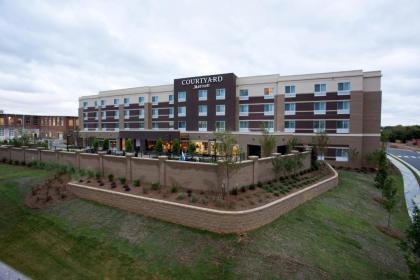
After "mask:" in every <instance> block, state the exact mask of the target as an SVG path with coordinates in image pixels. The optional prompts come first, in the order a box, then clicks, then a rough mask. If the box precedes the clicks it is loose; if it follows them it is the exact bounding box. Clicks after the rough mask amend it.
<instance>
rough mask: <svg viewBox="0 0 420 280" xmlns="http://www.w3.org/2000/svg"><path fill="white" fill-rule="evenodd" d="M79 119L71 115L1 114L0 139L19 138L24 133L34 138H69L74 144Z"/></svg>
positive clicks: (65, 139) (64, 139)
mask: <svg viewBox="0 0 420 280" xmlns="http://www.w3.org/2000/svg"><path fill="white" fill-rule="evenodd" d="M78 127H79V121H78V118H77V117H71V116H35V115H22V114H4V113H3V114H0V141H4V140H10V139H13V138H18V137H20V136H22V135H23V134H26V135H28V136H29V137H31V138H32V139H34V140H46V139H52V140H63V141H64V142H66V141H67V139H68V140H69V142H70V143H69V144H74V142H75V137H77V135H76V134H77V133H78Z"/></svg>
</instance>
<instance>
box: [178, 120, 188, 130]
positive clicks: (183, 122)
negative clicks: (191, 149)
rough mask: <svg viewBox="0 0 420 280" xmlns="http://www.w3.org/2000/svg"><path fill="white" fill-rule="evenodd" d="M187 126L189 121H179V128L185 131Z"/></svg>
mask: <svg viewBox="0 0 420 280" xmlns="http://www.w3.org/2000/svg"><path fill="white" fill-rule="evenodd" d="M186 128H187V123H186V122H185V121H179V122H178V130H180V131H185V130H186Z"/></svg>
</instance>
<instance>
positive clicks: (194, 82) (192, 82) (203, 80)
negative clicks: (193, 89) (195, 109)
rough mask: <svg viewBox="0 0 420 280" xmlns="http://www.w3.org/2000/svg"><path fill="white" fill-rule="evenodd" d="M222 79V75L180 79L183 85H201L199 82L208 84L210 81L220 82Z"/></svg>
mask: <svg viewBox="0 0 420 280" xmlns="http://www.w3.org/2000/svg"><path fill="white" fill-rule="evenodd" d="M222 81H223V76H209V77H202V78H191V79H185V80H182V81H181V84H182V85H183V86H186V85H201V84H210V83H220V82H222Z"/></svg>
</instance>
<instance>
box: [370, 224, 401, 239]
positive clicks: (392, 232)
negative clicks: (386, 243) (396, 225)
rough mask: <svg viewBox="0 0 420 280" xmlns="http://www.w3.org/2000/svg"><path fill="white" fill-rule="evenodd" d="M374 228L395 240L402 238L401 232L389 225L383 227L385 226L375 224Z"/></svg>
mask: <svg viewBox="0 0 420 280" xmlns="http://www.w3.org/2000/svg"><path fill="white" fill-rule="evenodd" d="M376 228H377V229H378V230H379V231H381V232H382V233H383V234H386V235H388V236H389V237H392V238H394V239H397V240H404V236H403V234H402V233H401V232H399V231H397V230H394V229H392V228H389V227H385V226H381V225H377V226H376Z"/></svg>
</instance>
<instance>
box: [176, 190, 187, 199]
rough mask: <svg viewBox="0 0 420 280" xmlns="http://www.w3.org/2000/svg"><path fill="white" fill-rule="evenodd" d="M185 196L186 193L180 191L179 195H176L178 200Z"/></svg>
mask: <svg viewBox="0 0 420 280" xmlns="http://www.w3.org/2000/svg"><path fill="white" fill-rule="evenodd" d="M184 198H185V193H183V192H182V193H179V194H178V195H177V196H176V199H177V200H183V199H184Z"/></svg>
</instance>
